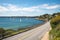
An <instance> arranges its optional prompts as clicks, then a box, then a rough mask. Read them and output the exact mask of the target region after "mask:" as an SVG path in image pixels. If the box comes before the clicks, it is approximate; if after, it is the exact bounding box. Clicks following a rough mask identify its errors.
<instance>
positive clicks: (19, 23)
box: [0, 17, 44, 30]
mask: <svg viewBox="0 0 60 40" xmlns="http://www.w3.org/2000/svg"><path fill="white" fill-rule="evenodd" d="M43 23H44V21H43V20H37V19H36V18H30V17H29V18H28V17H0V28H4V29H14V30H16V29H19V28H27V27H33V26H34V25H38V24H43Z"/></svg>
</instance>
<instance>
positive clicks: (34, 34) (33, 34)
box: [3, 22, 50, 40]
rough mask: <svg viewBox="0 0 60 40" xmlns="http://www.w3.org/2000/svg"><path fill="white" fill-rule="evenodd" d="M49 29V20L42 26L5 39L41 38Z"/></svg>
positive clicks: (37, 39)
mask: <svg viewBox="0 0 60 40" xmlns="http://www.w3.org/2000/svg"><path fill="white" fill-rule="evenodd" d="M49 30H50V22H47V23H45V24H44V25H42V26H39V27H37V28H34V29H32V30H29V31H27V32H24V33H20V34H17V35H14V36H12V37H8V38H5V39H3V40H40V39H41V38H42V37H43V35H44V34H45V33H46V32H47V31H49Z"/></svg>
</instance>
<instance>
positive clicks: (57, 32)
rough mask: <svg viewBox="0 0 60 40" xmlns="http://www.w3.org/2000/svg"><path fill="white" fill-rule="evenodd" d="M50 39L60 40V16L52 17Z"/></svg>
mask: <svg viewBox="0 0 60 40" xmlns="http://www.w3.org/2000/svg"><path fill="white" fill-rule="evenodd" d="M50 23H51V27H52V30H51V31H50V40H60V16H56V17H54V18H52V19H51V22H50Z"/></svg>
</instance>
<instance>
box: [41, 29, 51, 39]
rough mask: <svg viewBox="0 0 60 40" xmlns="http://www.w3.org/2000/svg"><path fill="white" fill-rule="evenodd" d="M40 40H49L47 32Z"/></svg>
mask: <svg viewBox="0 0 60 40" xmlns="http://www.w3.org/2000/svg"><path fill="white" fill-rule="evenodd" d="M50 30H51V28H50ZM41 40H49V31H48V32H46V33H45V35H44V36H43V37H42V39H41Z"/></svg>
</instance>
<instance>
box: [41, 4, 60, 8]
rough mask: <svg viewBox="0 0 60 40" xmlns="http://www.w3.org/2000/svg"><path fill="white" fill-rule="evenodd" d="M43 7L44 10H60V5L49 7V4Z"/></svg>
mask: <svg viewBox="0 0 60 40" xmlns="http://www.w3.org/2000/svg"><path fill="white" fill-rule="evenodd" d="M41 7H42V8H44V9H56V8H59V7H60V5H48V4H43V5H42V6H41Z"/></svg>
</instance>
